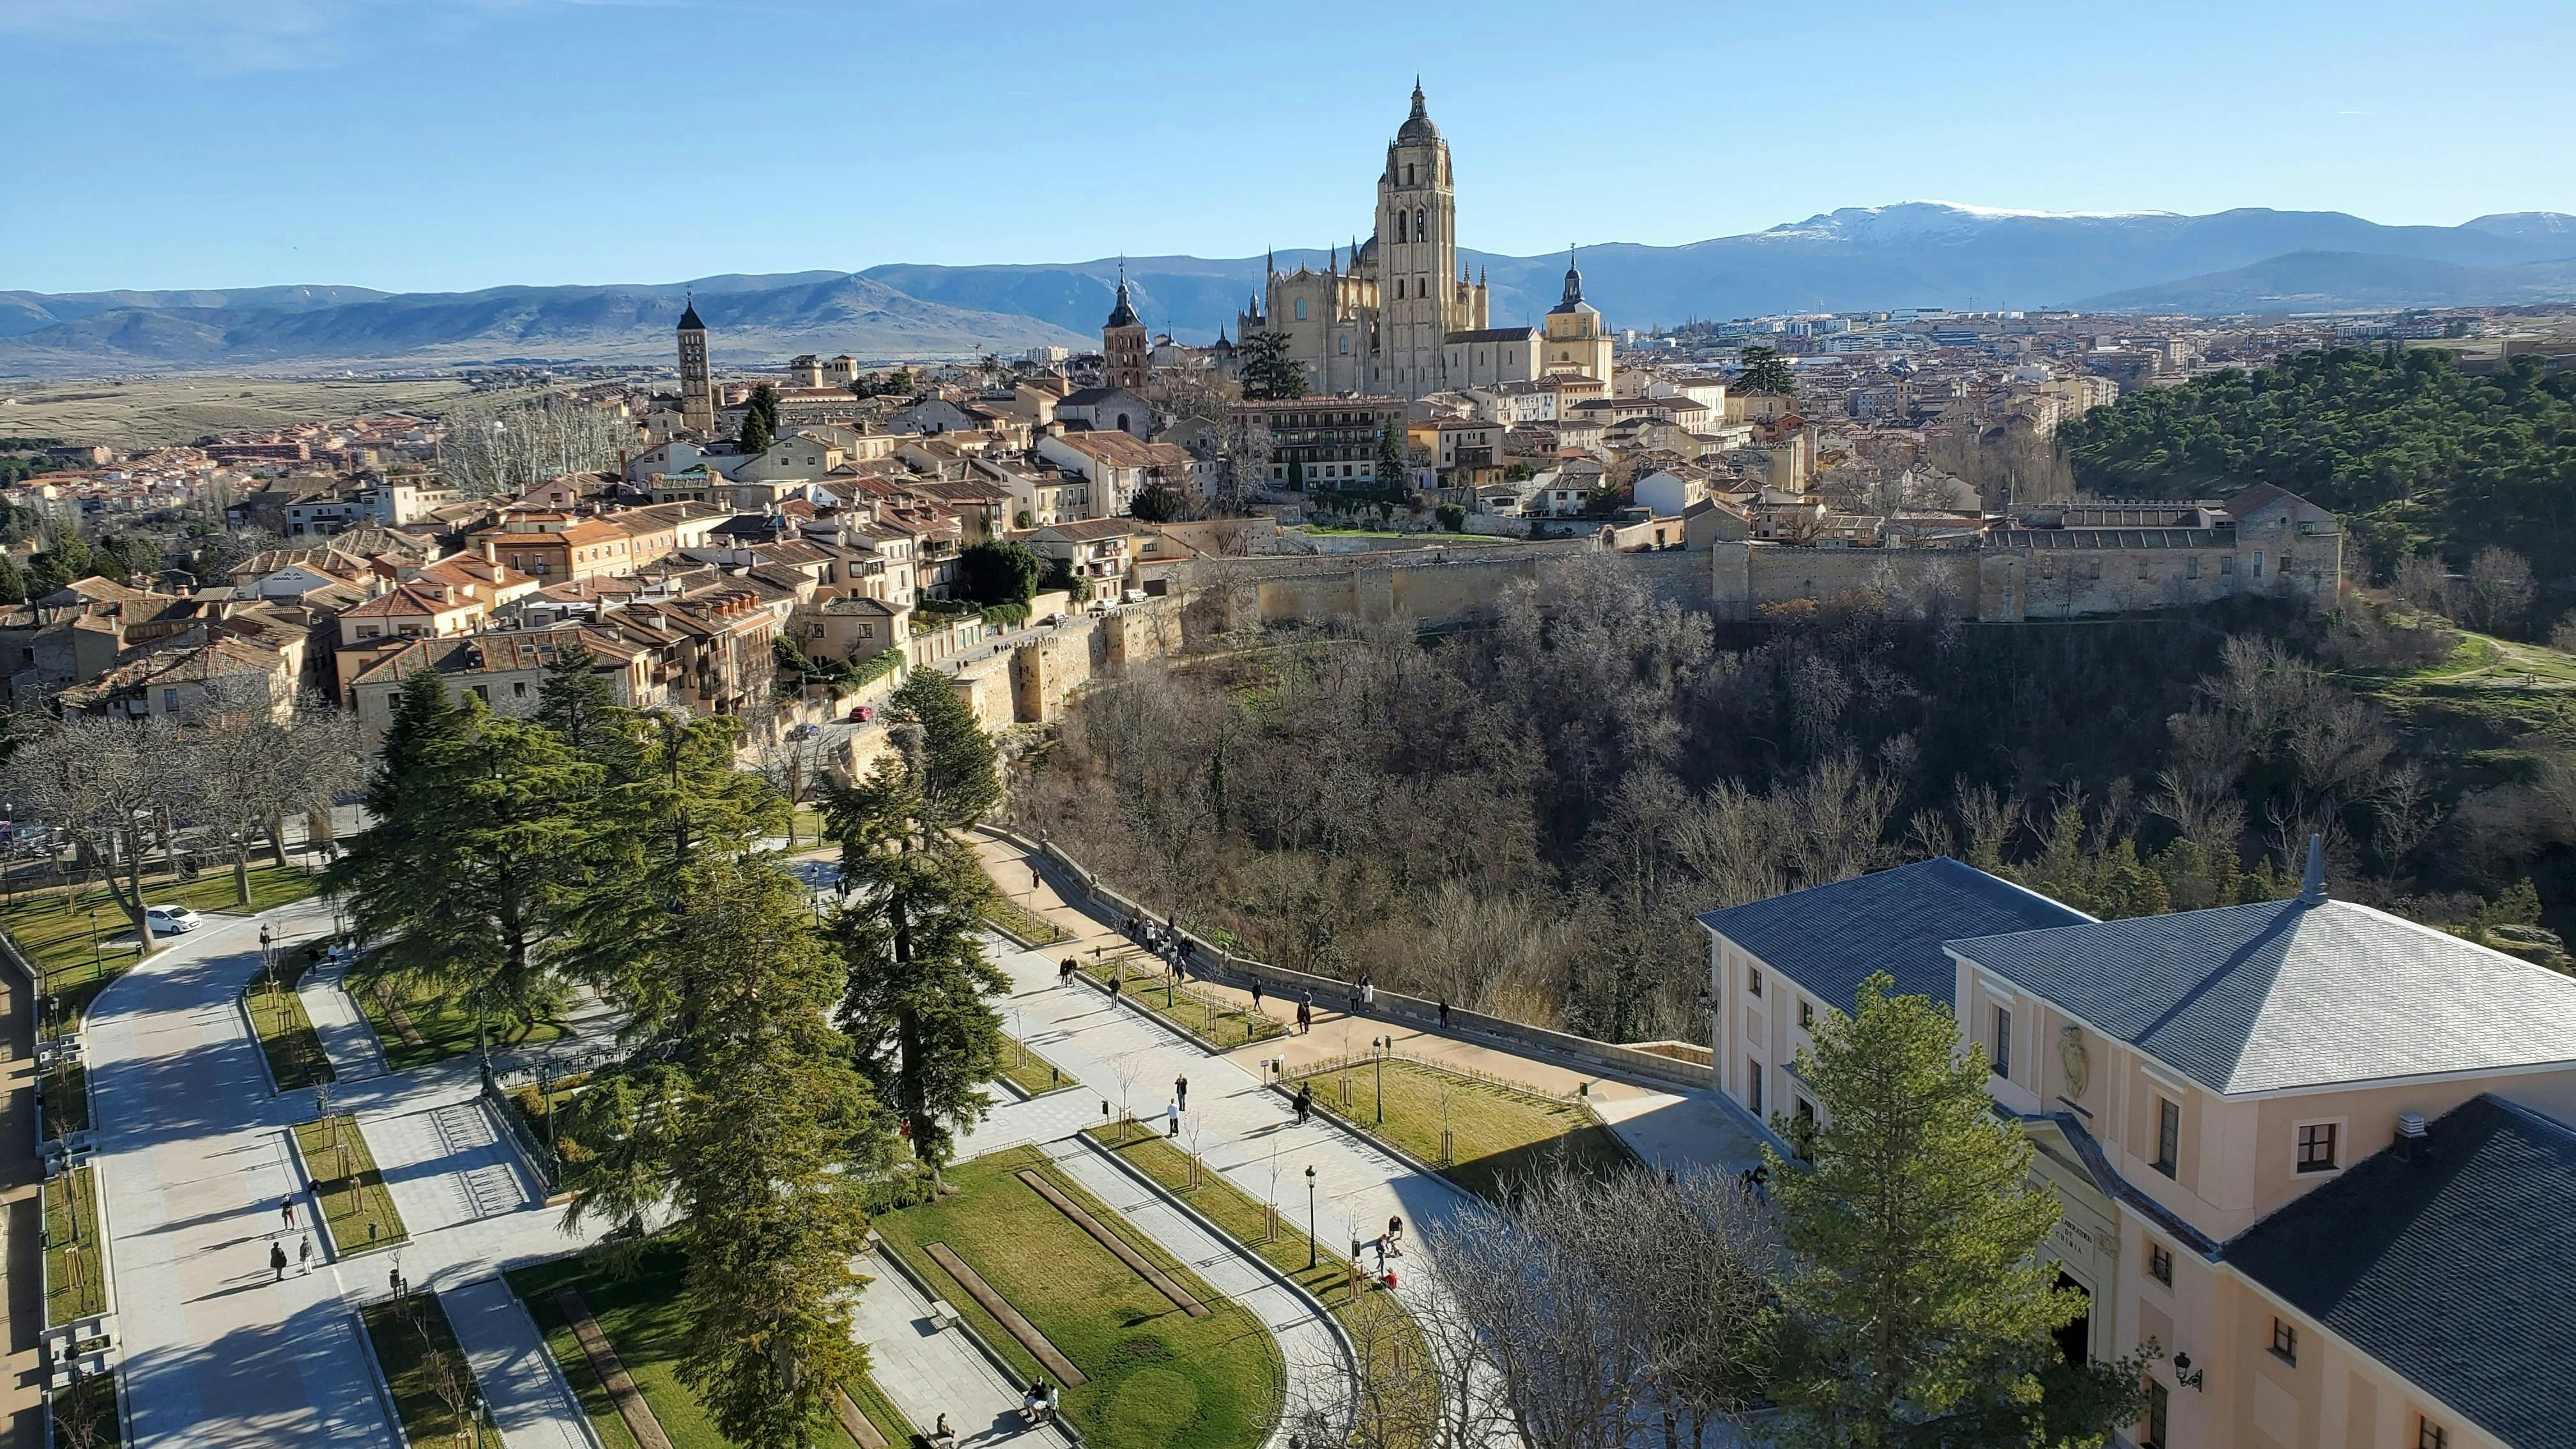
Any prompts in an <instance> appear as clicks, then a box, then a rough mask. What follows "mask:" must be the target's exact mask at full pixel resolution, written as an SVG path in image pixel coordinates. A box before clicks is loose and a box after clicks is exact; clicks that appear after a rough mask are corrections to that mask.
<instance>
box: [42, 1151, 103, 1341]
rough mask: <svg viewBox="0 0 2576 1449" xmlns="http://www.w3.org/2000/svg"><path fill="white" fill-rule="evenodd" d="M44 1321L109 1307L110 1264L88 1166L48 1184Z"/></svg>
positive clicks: (86, 1314)
mask: <svg viewBox="0 0 2576 1449" xmlns="http://www.w3.org/2000/svg"><path fill="white" fill-rule="evenodd" d="M43 1192H44V1199H45V1322H46V1323H47V1324H63V1323H69V1322H71V1321H73V1320H74V1319H79V1318H87V1317H89V1316H90V1315H92V1314H95V1313H105V1312H106V1311H107V1266H106V1264H105V1263H104V1262H103V1261H101V1259H100V1258H99V1252H98V1187H97V1181H96V1179H94V1178H92V1177H91V1176H90V1171H89V1169H88V1168H86V1167H75V1168H73V1169H72V1170H71V1171H69V1172H67V1173H64V1174H63V1175H61V1176H60V1177H57V1178H55V1179H53V1180H52V1181H51V1182H48V1183H46V1184H45V1185H44V1189H43Z"/></svg>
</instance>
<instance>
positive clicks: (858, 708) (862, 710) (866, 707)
mask: <svg viewBox="0 0 2576 1449" xmlns="http://www.w3.org/2000/svg"><path fill="white" fill-rule="evenodd" d="M876 717H877V707H876V706H875V705H873V704H861V705H853V706H851V707H850V723H852V724H865V723H867V722H868V721H869V720H872V719H875V718H876Z"/></svg>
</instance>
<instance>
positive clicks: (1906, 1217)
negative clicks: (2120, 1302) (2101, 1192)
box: [1766, 973, 2139, 1449]
mask: <svg viewBox="0 0 2576 1449" xmlns="http://www.w3.org/2000/svg"><path fill="white" fill-rule="evenodd" d="M1894 984H1895V983H1894V981H1893V980H1892V979H1891V978H1890V977H1888V976H1887V975H1885V974H1884V973H1882V974H1878V975H1874V976H1872V977H1871V978H1870V979H1869V980H1867V981H1865V982H1863V983H1862V984H1861V987H1860V994H1859V997H1858V1000H1857V1002H1856V1003H1855V1004H1856V1006H1857V1013H1856V1014H1855V1015H1852V1016H1848V1017H1847V1016H1844V1015H1842V1014H1841V1013H1840V1012H1829V1013H1827V1014H1826V1017H1825V1020H1824V1021H1823V1022H1822V1023H1820V1025H1819V1027H1818V1029H1817V1031H1816V1033H1815V1044H1814V1046H1813V1047H1812V1048H1802V1049H1801V1050H1800V1051H1799V1053H1798V1057H1797V1073H1798V1077H1799V1080H1801V1081H1802V1082H1804V1083H1805V1084H1806V1085H1807V1088H1808V1090H1809V1091H1811V1092H1812V1093H1814V1095H1815V1099H1816V1104H1817V1107H1818V1109H1819V1111H1820V1115H1821V1120H1820V1122H1819V1124H1818V1126H1817V1127H1816V1129H1815V1131H1814V1132H1813V1134H1812V1137H1811V1139H1810V1140H1811V1141H1812V1143H1813V1148H1812V1152H1813V1156H1812V1158H1811V1160H1809V1161H1807V1162H1798V1163H1793V1162H1789V1161H1785V1160H1783V1159H1781V1158H1779V1157H1777V1156H1776V1155H1768V1154H1766V1156H1767V1158H1768V1165H1769V1168H1770V1171H1771V1173H1772V1175H1773V1177H1774V1178H1775V1179H1776V1183H1775V1194H1776V1200H1777V1207H1778V1217H1779V1222H1780V1226H1781V1230H1782V1234H1783V1236H1784V1238H1785V1240H1786V1242H1787V1244H1788V1246H1789V1248H1790V1250H1791V1251H1792V1252H1793V1253H1794V1254H1795V1256H1796V1260H1797V1262H1798V1265H1799V1266H1798V1267H1797V1269H1796V1270H1795V1271H1794V1272H1793V1273H1791V1275H1790V1276H1789V1277H1788V1278H1787V1279H1786V1280H1785V1281H1783V1282H1782V1284H1781V1285H1780V1315H1781V1322H1780V1326H1781V1328H1782V1329H1783V1330H1784V1332H1783V1342H1784V1344H1785V1345H1786V1346H1787V1347H1788V1349H1789V1353H1788V1357H1787V1360H1786V1362H1785V1364H1784V1369H1783V1372H1782V1375H1781V1378H1780V1381H1779V1382H1778V1384H1777V1385H1776V1387H1775V1394H1776V1397H1778V1399H1779V1400H1780V1402H1781V1403H1782V1405H1783V1406H1784V1407H1786V1408H1787V1409H1788V1410H1789V1422H1788V1425H1787V1428H1788V1429H1789V1431H1790V1433H1789V1436H1788V1437H1789V1438H1790V1439H1791V1440H1792V1442H1796V1443H1801V1444H1812V1445H1833V1446H1837V1449H1898V1446H1914V1445H1926V1444H1935V1445H1943V1446H1959V1449H1971V1446H1987V1445H1992V1446H1997V1449H2000V1446H2005V1445H2026V1444H2033V1443H2039V1442H2042V1440H2041V1439H2040V1438H2039V1437H2037V1435H2038V1434H2039V1432H2040V1430H2041V1428H2042V1427H2043V1426H2046V1427H2047V1428H2048V1429H2049V1430H2050V1431H2051V1432H2052V1433H2053V1434H2055V1435H2056V1437H2053V1438H2050V1439H2048V1440H2047V1441H2046V1442H2049V1443H2053V1444H2064V1445H2070V1446H2072V1445H2080V1444H2095V1443H2099V1442H2100V1441H2101V1439H2102V1437H2103V1436H2104V1435H2105V1434H2107V1433H2108V1432H2109V1430H2110V1428H2111V1427H2112V1426H2113V1425H2115V1424H2118V1423H2122V1422H2126V1421H2128V1420H2129V1419H2131V1418H2134V1417H2135V1413H2136V1408H2137V1403H2136V1399H2137V1389H2136V1382H2137V1370H2138V1368H2139V1363H2138V1361H2136V1360H2131V1361H2127V1362H2124V1363H2120V1364H2109V1365H2094V1366H2091V1367H2089V1368H2086V1369H2083V1370H2061V1369H2056V1368H2052V1365H2054V1364H2056V1363H2058V1362H2059V1354H2058V1350H2057V1345H2056V1342H2055V1340H2054V1339H2053V1338H2052V1337H2051V1335H2052V1334H2053V1333H2054V1332H2055V1330H2056V1329H2058V1328H2059V1327H2060V1326H2062V1325H2064V1324H2066V1323H2068V1322H2070V1321H2072V1320H2073V1319H2074V1318H2075V1317H2076V1316H2077V1315H2078V1314H2080V1313H2081V1312H2082V1311H2083V1307H2082V1303H2081V1301H2080V1299H2078V1297H2077V1296H2076V1295H2074V1294H2071V1293H2068V1294H2061V1293H2059V1292H2058V1291H2056V1290H2055V1289H2054V1287H2053V1286H2052V1285H2053V1284H2054V1282H2055V1280H2056V1272H2057V1270H2056V1268H2055V1267H2054V1266H2053V1265H2052V1264H2049V1263H2047V1262H2046V1261H2044V1260H2042V1259H2041V1258H2040V1257H2039V1256H2038V1254H2039V1249H2040V1247H2041V1245H2042V1244H2043V1243H2044V1242H2045V1241H2046V1240H2047V1238H2048V1235H2049V1234H2050V1232H2052V1231H2053V1230H2054V1229H2055V1228H2056V1226H2057V1222H2058V1216H2059V1207H2058V1202H2057V1198H2056V1194H2055V1193H2054V1192H2053V1191H2051V1190H2049V1189H2048V1188H2046V1187H2044V1186H2034V1185H2033V1184H2032V1182H2031V1180H2030V1163H2031V1152H2032V1149H2031V1144H2030V1141H2029V1139H2028V1138H2026V1137H2024V1136H2023V1135H2022V1133H2021V1131H2020V1129H2019V1128H2017V1127H2015V1126H2013V1125H2012V1124H2011V1123H2009V1122H2005V1121H2003V1120H2001V1119H1998V1118H1997V1117H1996V1116H1995V1115H1994V1113H1993V1111H1992V1109H1991V1106H1990V1104H1989V1101H1988V1099H1987V1096H1986V1081H1987V1066H1986V1059H1985V1054H1984V1053H1983V1052H1982V1051H1980V1050H1977V1049H1975V1048H1973V1047H1972V1048H1971V1049H1970V1050H1968V1051H1967V1052H1966V1053H1964V1054H1962V1053H1960V1052H1959V1051H1958V1050H1957V1048H1958V1044H1959V1034H1958V1026H1957V1023H1956V1022H1954V1021H1953V1020H1952V1019H1951V1015H1950V1011H1949V1008H1948V1007H1946V1006H1943V1005H1939V1004H1936V1003H1934V1002H1932V1001H1930V1000H1928V999H1926V998H1924V997H1920V996H1902V997H1893V998H1891V997H1890V996H1889V995H1888V994H1887V993H1888V991H1889V990H1890V989H1891V988H1892V987H1893V986H1894ZM2123 1375H2125V1387H2124V1384H2123V1381H2122V1376H2123ZM2078 1416H2089V1418H2088V1421H2087V1422H2080V1423H2079V1422H2072V1420H2073V1419H2074V1418H2076V1417H2078ZM2095 1420H2098V1422H2095Z"/></svg>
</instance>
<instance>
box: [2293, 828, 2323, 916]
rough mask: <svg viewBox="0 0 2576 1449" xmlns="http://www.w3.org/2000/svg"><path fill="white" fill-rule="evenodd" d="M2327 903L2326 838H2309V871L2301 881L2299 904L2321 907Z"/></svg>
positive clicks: (2315, 836)
mask: <svg viewBox="0 0 2576 1449" xmlns="http://www.w3.org/2000/svg"><path fill="white" fill-rule="evenodd" d="M2325 903H2326V838H2325V837H2324V836H2323V835H2311V836H2309V837H2308V871H2307V874H2306V875H2305V876H2303V877H2301V878H2300V881H2299V904H2300V905H2303V906H2321V905H2324V904H2325Z"/></svg>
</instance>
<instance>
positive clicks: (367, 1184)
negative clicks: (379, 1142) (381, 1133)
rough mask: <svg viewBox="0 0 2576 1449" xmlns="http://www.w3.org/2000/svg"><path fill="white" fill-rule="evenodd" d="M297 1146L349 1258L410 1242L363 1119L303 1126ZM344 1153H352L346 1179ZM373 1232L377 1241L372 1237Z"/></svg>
mask: <svg viewBox="0 0 2576 1449" xmlns="http://www.w3.org/2000/svg"><path fill="white" fill-rule="evenodd" d="M295 1145H296V1146H297V1147H299V1148H301V1149H303V1152H304V1167H305V1170H306V1171H308V1172H310V1173H312V1174H313V1190H314V1193H315V1195H316V1196H318V1197H320V1198H321V1199H322V1211H323V1214H324V1216H326V1217H327V1218H328V1219H329V1220H330V1223H331V1241H332V1242H334V1243H336V1244H338V1245H339V1248H340V1252H341V1254H342V1255H343V1256H346V1255H348V1254H350V1253H363V1252H365V1251H367V1250H368V1249H369V1248H387V1247H391V1246H393V1245H394V1244H396V1243H399V1242H401V1241H403V1239H404V1238H405V1237H407V1236H409V1235H408V1234H406V1233H405V1232H404V1231H403V1221H402V1214H401V1213H399V1212H397V1211H395V1210H394V1200H393V1195H392V1194H390V1193H388V1192H386V1191H385V1179H384V1174H382V1173H380V1172H378V1171H376V1156H375V1154H374V1153H372V1152H369V1151H368V1150H367V1135H366V1134H365V1133H363V1132H361V1131H359V1130H358V1119H357V1118H355V1117H349V1116H337V1117H331V1118H327V1119H325V1120H323V1121H320V1122H299V1123H297V1124H296V1126H295ZM343 1147H345V1148H347V1150H348V1155H347V1157H346V1159H345V1161H346V1162H347V1164H348V1167H347V1176H343V1175H342V1167H341V1163H342V1162H343V1161H344V1159H343V1158H342V1156H341V1149H342V1148H343ZM352 1177H354V1178H355V1179H356V1182H355V1183H352V1182H351V1181H350V1178H352ZM370 1229H373V1230H374V1233H375V1236H373V1237H369V1236H368V1232H369V1230H370Z"/></svg>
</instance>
